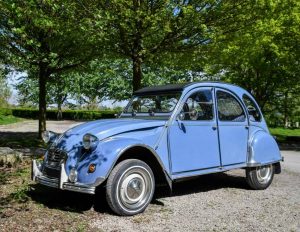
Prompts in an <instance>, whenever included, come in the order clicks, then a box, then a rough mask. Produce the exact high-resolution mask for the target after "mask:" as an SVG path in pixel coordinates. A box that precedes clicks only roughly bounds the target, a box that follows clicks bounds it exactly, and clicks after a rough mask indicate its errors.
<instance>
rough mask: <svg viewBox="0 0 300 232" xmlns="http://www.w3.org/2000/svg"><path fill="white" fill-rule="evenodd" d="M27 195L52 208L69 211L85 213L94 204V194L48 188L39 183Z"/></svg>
mask: <svg viewBox="0 0 300 232" xmlns="http://www.w3.org/2000/svg"><path fill="white" fill-rule="evenodd" d="M27 195H28V196H29V197H30V198H31V200H33V201H35V202H36V203H38V204H42V205H44V206H46V207H48V208H50V209H59V210H63V211H68V212H76V213H83V212H84V211H87V210H90V209H91V208H92V206H93V204H94V197H93V195H89V194H83V193H77V192H70V191H63V190H59V189H54V188H48V187H46V186H42V185H39V184H33V185H31V190H29V191H28V193H27Z"/></svg>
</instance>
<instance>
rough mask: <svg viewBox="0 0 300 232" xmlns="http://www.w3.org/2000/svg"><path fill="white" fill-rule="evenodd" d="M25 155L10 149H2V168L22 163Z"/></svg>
mask: <svg viewBox="0 0 300 232" xmlns="http://www.w3.org/2000/svg"><path fill="white" fill-rule="evenodd" d="M22 159H23V154H22V153H21V152H18V151H14V150H13V149H11V148H9V147H0V166H7V167H12V166H16V165H17V163H20V162H22Z"/></svg>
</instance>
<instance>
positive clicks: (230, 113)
mask: <svg viewBox="0 0 300 232" xmlns="http://www.w3.org/2000/svg"><path fill="white" fill-rule="evenodd" d="M217 102H218V115H219V120H220V121H229V122H244V121H245V119H246V115H245V112H244V110H243V108H242V106H241V105H240V103H239V102H238V101H237V99H236V98H235V97H234V96H232V95H231V94H230V93H227V92H223V91H217Z"/></svg>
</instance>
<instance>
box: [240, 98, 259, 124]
mask: <svg viewBox="0 0 300 232" xmlns="http://www.w3.org/2000/svg"><path fill="white" fill-rule="evenodd" d="M243 101H244V103H245V105H246V108H247V111H248V114H249V119H250V121H253V122H260V121H261V114H260V112H259V109H258V107H257V105H256V104H255V103H254V101H253V100H252V99H251V98H250V97H248V96H247V95H245V94H244V95H243Z"/></svg>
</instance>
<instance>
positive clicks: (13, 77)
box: [7, 71, 128, 108]
mask: <svg viewBox="0 0 300 232" xmlns="http://www.w3.org/2000/svg"><path fill="white" fill-rule="evenodd" d="M26 75H27V73H26V72H17V71H14V72H11V73H10V74H9V75H8V79H7V80H8V86H9V87H10V89H11V91H12V95H11V97H10V99H9V103H10V104H12V105H17V104H18V90H17V89H16V88H15V87H14V86H15V85H16V84H17V83H19V82H20V78H21V77H24V76H26ZM68 101H69V102H71V103H73V104H76V101H75V100H74V99H68ZM127 103H128V101H115V100H105V101H102V102H101V103H100V106H104V107H109V108H113V107H119V106H120V107H125V106H126V105H127Z"/></svg>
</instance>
